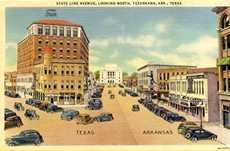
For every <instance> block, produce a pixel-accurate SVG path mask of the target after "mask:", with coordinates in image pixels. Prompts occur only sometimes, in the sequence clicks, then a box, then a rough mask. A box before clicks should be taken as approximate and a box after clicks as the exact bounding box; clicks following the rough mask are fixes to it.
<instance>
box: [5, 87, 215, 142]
mask: <svg viewBox="0 0 230 151" xmlns="http://www.w3.org/2000/svg"><path fill="white" fill-rule="evenodd" d="M109 89H110V90H112V93H113V94H115V99H113V100H112V99H110V98H109V95H108V93H107V92H108V90H109ZM120 89H121V88H119V87H116V88H108V87H105V89H104V91H103V95H102V101H103V108H102V109H101V110H97V111H90V110H85V109H83V108H77V109H78V110H79V111H80V113H89V114H90V115H91V116H97V115H99V114H100V113H102V112H112V113H113V116H114V120H113V121H110V122H102V123H98V122H95V123H93V124H89V125H77V124H76V121H75V120H72V121H63V120H60V113H46V112H43V111H40V110H38V109H37V108H34V107H31V106H29V105H26V104H24V102H25V99H22V98H17V99H15V98H9V97H5V98H6V99H5V102H6V103H5V104H6V107H8V108H10V109H13V104H14V102H22V103H23V104H24V106H25V108H34V109H35V110H37V112H38V114H39V115H40V119H39V120H28V119H26V118H25V117H24V115H23V114H24V112H22V111H17V112H16V113H17V114H18V115H20V116H21V118H22V121H23V123H24V125H23V126H22V127H20V128H11V129H7V130H6V131H5V135H6V137H9V136H11V135H15V134H17V133H19V132H20V131H22V130H25V129H36V130H38V131H39V132H40V133H41V134H42V136H43V138H44V143H43V144H42V145H83V144H84V145H90V144H92V145H135V144H139V145H147V144H148V145H151V144H152V145H154V144H157V145H177V144H183V145H185V144H189V145H198V144H205V145H210V144H214V145H215V144H218V142H215V141H211V140H202V141H198V142H191V141H189V140H186V139H185V138H184V137H183V136H182V135H179V134H177V126H178V124H179V123H173V124H171V123H168V122H166V121H164V120H162V119H161V118H159V117H158V116H155V115H154V114H153V113H151V112H149V111H148V110H147V109H146V108H144V107H143V106H142V105H139V106H140V111H139V112H132V111H131V107H132V105H133V104H138V103H137V100H138V97H131V96H128V95H126V96H125V97H123V96H120V95H118V91H119V90H120ZM13 110H14V111H15V109H13ZM147 131H149V133H145V134H144V132H147Z"/></svg>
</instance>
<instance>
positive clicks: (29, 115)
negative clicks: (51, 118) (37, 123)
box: [24, 109, 39, 120]
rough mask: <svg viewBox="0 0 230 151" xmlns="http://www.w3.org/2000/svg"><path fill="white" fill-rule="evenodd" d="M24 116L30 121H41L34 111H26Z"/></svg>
mask: <svg viewBox="0 0 230 151" xmlns="http://www.w3.org/2000/svg"><path fill="white" fill-rule="evenodd" d="M24 115H25V117H26V118H29V119H30V120H34V119H36V120H38V119H39V115H38V114H37V112H36V111H35V110H33V109H26V111H25V113H24Z"/></svg>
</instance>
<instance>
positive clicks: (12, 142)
mask: <svg viewBox="0 0 230 151" xmlns="http://www.w3.org/2000/svg"><path fill="white" fill-rule="evenodd" d="M5 142H6V144H7V145H8V146H18V145H24V144H34V145H39V144H41V143H42V142H44V140H43V137H42V135H41V134H40V133H39V132H38V131H37V130H33V129H30V130H24V131H21V132H20V133H19V134H18V135H14V136H11V137H9V138H6V139H5Z"/></svg>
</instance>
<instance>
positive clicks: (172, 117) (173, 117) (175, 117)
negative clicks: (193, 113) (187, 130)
mask: <svg viewBox="0 0 230 151" xmlns="http://www.w3.org/2000/svg"><path fill="white" fill-rule="evenodd" d="M162 118H163V119H164V120H166V121H168V122H185V121H186V119H185V117H183V116H180V115H179V114H176V113H173V112H170V111H166V112H165V113H163V115H162Z"/></svg>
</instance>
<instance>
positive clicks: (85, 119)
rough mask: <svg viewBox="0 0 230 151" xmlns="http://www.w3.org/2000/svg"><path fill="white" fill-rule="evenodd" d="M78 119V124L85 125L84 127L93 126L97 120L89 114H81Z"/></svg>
mask: <svg viewBox="0 0 230 151" xmlns="http://www.w3.org/2000/svg"><path fill="white" fill-rule="evenodd" d="M76 119H77V122H76V124H83V125H86V124H91V123H93V122H94V121H95V118H93V117H90V115H89V114H80V115H79V116H78V117H77V118H76Z"/></svg>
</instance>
